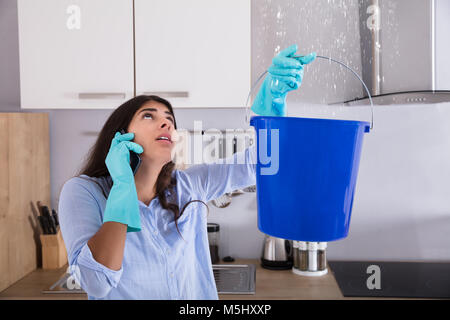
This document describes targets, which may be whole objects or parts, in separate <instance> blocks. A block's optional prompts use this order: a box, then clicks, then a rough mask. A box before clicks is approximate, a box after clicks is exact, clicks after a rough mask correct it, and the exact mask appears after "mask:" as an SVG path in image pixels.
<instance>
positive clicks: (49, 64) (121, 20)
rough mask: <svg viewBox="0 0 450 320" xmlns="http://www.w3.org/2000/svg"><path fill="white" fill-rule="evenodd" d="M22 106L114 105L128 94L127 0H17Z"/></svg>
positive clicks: (130, 17)
mask: <svg viewBox="0 0 450 320" xmlns="http://www.w3.org/2000/svg"><path fill="white" fill-rule="evenodd" d="M18 18H19V47H20V85H21V105H22V108H46V109H47V108H116V107H117V106H119V105H120V104H121V103H123V102H124V101H126V100H128V99H129V98H131V97H132V96H133V92H134V78H133V3H132V1H131V0H39V1H36V0H18Z"/></svg>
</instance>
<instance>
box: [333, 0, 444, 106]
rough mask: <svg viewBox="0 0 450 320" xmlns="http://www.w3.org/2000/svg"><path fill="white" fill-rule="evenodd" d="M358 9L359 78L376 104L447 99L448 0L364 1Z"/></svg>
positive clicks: (352, 102)
mask: <svg viewBox="0 0 450 320" xmlns="http://www.w3.org/2000/svg"><path fill="white" fill-rule="evenodd" d="M360 12H361V14H360V17H361V24H363V27H361V28H360V30H361V48H362V49H363V50H361V51H362V52H365V53H366V54H365V55H364V54H363V56H362V61H363V78H364V81H365V82H366V84H367V86H368V87H369V88H370V89H371V95H372V100H373V103H374V105H396V104H428V103H440V102H450V42H449V41H448V34H449V33H450V1H448V0H394V1H386V0H384V1H383V0H363V1H362V2H361V3H360ZM364 14H365V15H364ZM367 17H369V18H367ZM366 25H367V27H366ZM340 104H344V105H365V104H370V102H369V99H368V97H367V96H364V97H362V98H355V99H352V100H348V101H344V102H341V103H340Z"/></svg>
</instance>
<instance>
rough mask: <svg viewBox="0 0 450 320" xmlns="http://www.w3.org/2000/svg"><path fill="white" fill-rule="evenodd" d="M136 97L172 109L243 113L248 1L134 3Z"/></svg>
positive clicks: (247, 84)
mask: <svg viewBox="0 0 450 320" xmlns="http://www.w3.org/2000/svg"><path fill="white" fill-rule="evenodd" d="M135 35H136V93H137V94H138V95H139V94H142V93H145V94H151V93H153V94H157V95H160V96H162V97H164V98H167V99H168V100H169V101H171V103H172V104H173V106H174V107H243V106H244V104H245V101H246V99H247V95H248V93H249V90H250V46H251V43H250V0H226V1H225V0H189V1H183V0H135Z"/></svg>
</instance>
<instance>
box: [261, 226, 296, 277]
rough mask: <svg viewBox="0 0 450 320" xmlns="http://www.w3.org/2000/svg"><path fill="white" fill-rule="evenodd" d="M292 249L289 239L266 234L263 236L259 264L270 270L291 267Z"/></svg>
mask: <svg viewBox="0 0 450 320" xmlns="http://www.w3.org/2000/svg"><path fill="white" fill-rule="evenodd" d="M292 255H293V250H292V243H291V241H290V240H286V239H281V238H276V237H272V236H269V235H266V237H265V238H264V244H263V252H262V257H261V266H262V267H263V268H266V269H271V270H286V269H291V268H292V265H293V258H292Z"/></svg>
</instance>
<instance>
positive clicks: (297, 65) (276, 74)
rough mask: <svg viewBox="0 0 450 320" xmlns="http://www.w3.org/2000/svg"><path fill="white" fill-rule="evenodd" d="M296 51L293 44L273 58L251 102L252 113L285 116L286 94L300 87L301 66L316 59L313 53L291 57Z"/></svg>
mask: <svg viewBox="0 0 450 320" xmlns="http://www.w3.org/2000/svg"><path fill="white" fill-rule="evenodd" d="M297 49H298V47H297V45H295V44H294V45H292V46H290V47H288V48H286V49H284V50H283V51H281V52H280V53H279V54H278V55H277V56H276V57H275V58H273V60H272V65H271V66H270V68H269V69H268V74H267V76H266V78H265V79H264V82H263V84H262V85H261V88H260V89H259V92H258V94H257V95H256V98H255V101H254V102H253V105H252V108H251V109H252V111H253V112H254V113H256V114H259V115H262V116H285V115H286V95H287V93H288V92H289V91H291V90H296V89H298V88H299V87H300V85H301V82H302V79H303V66H304V65H305V64H308V63H311V62H312V61H314V59H315V58H316V53H314V52H313V53H311V54H309V55H307V56H302V57H296V58H294V57H292V56H293V55H294V53H295V52H297Z"/></svg>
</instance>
